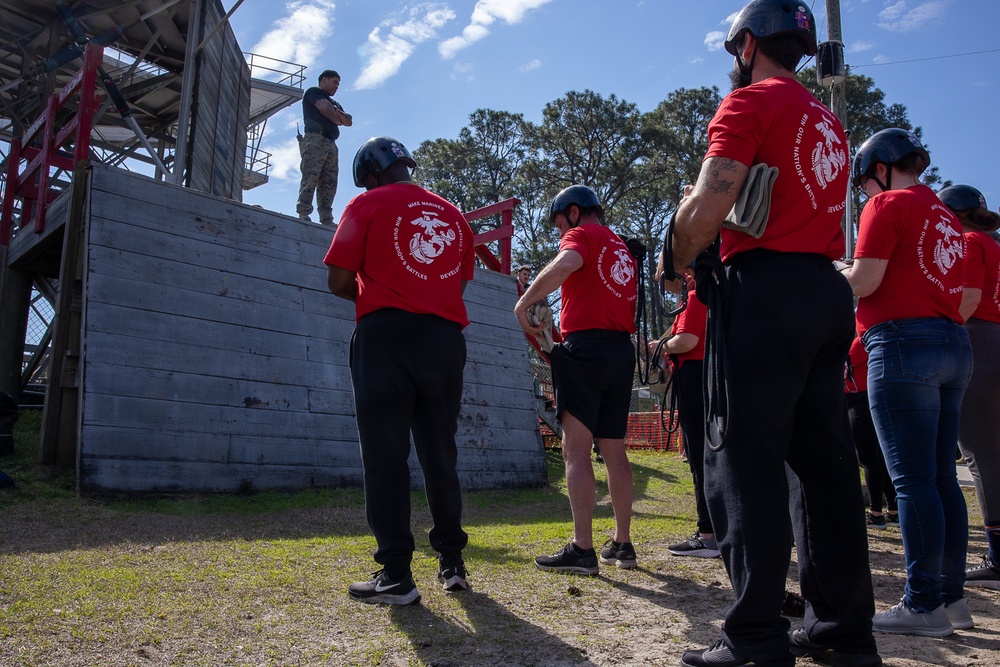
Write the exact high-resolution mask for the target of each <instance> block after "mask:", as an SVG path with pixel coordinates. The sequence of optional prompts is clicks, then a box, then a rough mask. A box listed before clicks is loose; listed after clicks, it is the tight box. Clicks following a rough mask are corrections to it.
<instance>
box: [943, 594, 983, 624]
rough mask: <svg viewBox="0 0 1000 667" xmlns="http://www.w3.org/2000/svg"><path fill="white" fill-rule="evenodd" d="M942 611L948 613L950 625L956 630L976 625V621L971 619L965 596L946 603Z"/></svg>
mask: <svg viewBox="0 0 1000 667" xmlns="http://www.w3.org/2000/svg"><path fill="white" fill-rule="evenodd" d="M944 612H945V613H946V614H948V620H949V621H951V627H953V628H955V629H956V630H968V629H969V628H972V627H975V625H976V622H975V621H974V620H972V612H971V611H969V602H968V600H966V599H965V598H962V599H961V600H955V601H954V602H952V603H951V604H946V605H945V606H944Z"/></svg>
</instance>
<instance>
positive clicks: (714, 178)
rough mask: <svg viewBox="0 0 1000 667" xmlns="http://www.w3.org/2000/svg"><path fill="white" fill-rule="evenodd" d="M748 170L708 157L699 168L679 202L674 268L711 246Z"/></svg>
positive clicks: (723, 159)
mask: <svg viewBox="0 0 1000 667" xmlns="http://www.w3.org/2000/svg"><path fill="white" fill-rule="evenodd" d="M749 171H750V168H749V167H747V165H745V164H742V163H740V162H737V161H736V160H731V159H729V158H723V157H710V158H708V159H707V160H705V161H704V162H703V163H702V165H701V173H700V174H699V175H698V183H697V184H696V185H695V186H694V191H693V192H692V193H691V194H690V195H688V196H687V197H684V198H683V199H682V200H681V203H680V206H679V207H678V210H677V219H676V221H675V224H674V267H675V268H677V269H680V268H681V267H685V266H687V265H688V264H690V263H691V262H692V261H694V258H695V257H697V256H698V253H700V252H701V251H702V250H704V249H705V248H707V247H708V246H709V245H711V243H712V241H714V240H715V236H716V235H717V234H718V233H719V228H720V227H722V221H723V220H725V218H726V216H727V215H728V214H729V211H730V210H731V209H732V208H733V204H735V203H736V198H737V197H738V196H739V194H740V190H742V189H743V184H744V183H745V182H746V180H747V174H748V173H749Z"/></svg>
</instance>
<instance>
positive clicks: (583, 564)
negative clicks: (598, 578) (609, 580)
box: [535, 542, 600, 575]
mask: <svg viewBox="0 0 1000 667" xmlns="http://www.w3.org/2000/svg"><path fill="white" fill-rule="evenodd" d="M535 566H536V567H537V568H538V569H539V570H551V571H552V572H572V573H573V574H587V575H595V574H597V573H598V572H600V566H598V564H597V553H596V552H595V551H594V550H593V549H592V548H591V549H579V548H577V546H576V545H575V544H573V543H572V542H570V543H569V544H567V545H566V546H564V547H563V548H562V549H560V550H559V551H557V552H555V553H554V554H552V555H551V556H539V557H537V558H536V559H535Z"/></svg>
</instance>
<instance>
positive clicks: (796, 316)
mask: <svg viewBox="0 0 1000 667" xmlns="http://www.w3.org/2000/svg"><path fill="white" fill-rule="evenodd" d="M727 275H728V277H729V282H730V298H729V300H728V302H727V303H728V307H727V308H726V309H725V310H726V311H727V312H725V313H724V314H723V322H722V327H723V331H724V344H725V345H726V346H727V348H728V359H729V362H728V364H727V366H726V368H725V373H726V376H727V381H728V388H729V397H730V398H729V400H730V414H729V423H728V430H727V433H726V437H725V439H724V442H723V447H722V449H720V450H718V451H712V450H711V449H708V450H707V451H706V455H705V492H706V496H707V499H708V506H709V511H710V513H711V516H712V525H713V527H714V528H715V534H716V537H717V539H718V541H719V546H720V549H721V551H722V557H723V559H724V560H725V563H726V568H727V569H728V571H729V576H730V579H731V581H732V584H733V589H734V592H735V594H736V602H735V604H734V605H733V607H732V608H731V609H730V610H729V611H728V613H727V614H726V620H725V623H724V625H723V629H722V632H723V638H724V639H725V640H726V641H727V643H728V644H729V645H730V646H731V647H732V648H733V649H734V650H735V652H736V653H737V654H738V655H740V656H742V657H744V658H747V659H749V660H751V661H753V662H754V663H755V664H756V665H759V666H763V665H778V666H780V667H792V665H794V663H795V660H794V658H793V656H792V655H791V653H790V652H789V650H788V636H787V634H786V633H787V630H788V628H789V622H788V621H787V620H786V619H785V618H783V617H782V616H781V613H780V610H781V604H782V600H783V598H784V591H785V580H786V577H787V574H788V566H789V561H790V555H791V554H790V552H791V548H792V536H793V533H794V537H795V545H796V547H797V551H798V569H799V582H800V586H801V590H802V594H803V596H804V597H805V599H806V601H807V605H806V614H805V619H804V625H805V629H806V630H807V632H808V633H809V638H810V639H811V640H813V641H815V642H818V643H821V644H824V645H826V646H829V647H833V648H837V649H839V650H843V651H848V652H858V653H872V652H875V650H876V648H875V641H874V639H873V638H872V634H871V618H872V615H873V614H874V611H875V608H874V599H873V593H872V582H871V573H870V571H869V568H868V541H867V531H866V528H865V523H864V503H863V500H862V496H861V481H860V479H859V477H858V468H857V457H856V455H855V453H854V447H853V445H852V443H851V439H850V433H849V425H848V423H847V409H846V404H845V399H844V390H843V379H844V360H845V359H846V358H847V350H848V347H849V346H850V343H851V340H852V338H853V337H854V312H853V308H852V300H851V290H850V287H849V286H848V284H847V281H846V280H845V279H844V278H843V276H841V275H839V274H838V273H837V272H836V270H834V268H833V266H832V264H831V262H830V261H829V260H828V259H825V258H823V257H820V256H818V255H807V254H794V253H778V252H773V251H765V250H755V251H750V252H747V253H742V254H739V255H737V256H736V257H735V258H733V259H732V260H731V261H730V262H729V266H728V267H727ZM711 334H712V332H711V331H709V335H711ZM713 362H714V359H711V358H710V359H709V360H708V362H706V363H713Z"/></svg>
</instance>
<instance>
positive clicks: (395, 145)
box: [354, 137, 417, 188]
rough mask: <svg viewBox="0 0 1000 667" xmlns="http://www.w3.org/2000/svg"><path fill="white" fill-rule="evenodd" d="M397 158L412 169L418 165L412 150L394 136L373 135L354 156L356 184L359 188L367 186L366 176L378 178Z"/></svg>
mask: <svg viewBox="0 0 1000 667" xmlns="http://www.w3.org/2000/svg"><path fill="white" fill-rule="evenodd" d="M396 160H403V162H404V163H405V164H406V166H408V167H409V168H410V169H413V168H415V167H416V166H417V163H416V162H414V161H413V156H412V155H410V151H408V150H406V146H404V145H403V144H402V143H401V142H399V141H396V140H395V139H393V138H392V137H372V138H371V139H369V140H368V141H366V142H365V143H363V144H361V148H359V149H358V152H357V154H356V155H355V156H354V184H355V185H356V186H358V187H359V188H363V187H365V183H364V180H365V176H368V175H372V176H374V177H375V178H378V176H379V174H381V173H382V172H383V171H385V170H386V169H388V168H389V165H391V164H393V163H394V162H395V161H396Z"/></svg>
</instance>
